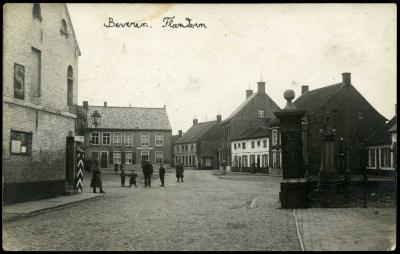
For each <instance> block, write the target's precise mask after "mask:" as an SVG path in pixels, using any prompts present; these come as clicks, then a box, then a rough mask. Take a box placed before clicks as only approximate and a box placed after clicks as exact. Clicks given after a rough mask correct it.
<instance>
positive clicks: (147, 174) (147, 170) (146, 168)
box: [143, 160, 153, 187]
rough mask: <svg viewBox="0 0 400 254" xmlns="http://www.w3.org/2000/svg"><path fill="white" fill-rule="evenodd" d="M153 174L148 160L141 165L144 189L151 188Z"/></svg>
mask: <svg viewBox="0 0 400 254" xmlns="http://www.w3.org/2000/svg"><path fill="white" fill-rule="evenodd" d="M152 174H153V166H152V165H151V164H150V162H149V161H148V160H146V161H145V162H144V163H143V175H144V187H147V186H149V187H151V175H152Z"/></svg>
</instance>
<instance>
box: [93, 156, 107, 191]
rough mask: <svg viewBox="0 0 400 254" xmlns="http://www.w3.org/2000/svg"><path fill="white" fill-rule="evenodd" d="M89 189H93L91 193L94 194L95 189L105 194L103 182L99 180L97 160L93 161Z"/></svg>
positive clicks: (99, 172) (99, 173)
mask: <svg viewBox="0 0 400 254" xmlns="http://www.w3.org/2000/svg"><path fill="white" fill-rule="evenodd" d="M90 187H92V188H93V193H96V187H99V188H100V193H105V192H104V191H103V182H102V180H101V171H100V168H99V162H98V161H97V160H94V161H93V165H92V180H91V181H90Z"/></svg>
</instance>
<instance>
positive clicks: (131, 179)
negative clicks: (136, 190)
mask: <svg viewBox="0 0 400 254" xmlns="http://www.w3.org/2000/svg"><path fill="white" fill-rule="evenodd" d="M136 177H137V174H136V173H135V171H134V170H133V169H132V173H131V177H130V178H129V187H131V186H132V185H135V187H137V185H136Z"/></svg>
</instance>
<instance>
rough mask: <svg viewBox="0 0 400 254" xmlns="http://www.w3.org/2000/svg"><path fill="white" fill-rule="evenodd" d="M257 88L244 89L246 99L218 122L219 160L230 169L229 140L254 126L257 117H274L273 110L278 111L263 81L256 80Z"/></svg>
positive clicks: (230, 153) (270, 118)
mask: <svg viewBox="0 0 400 254" xmlns="http://www.w3.org/2000/svg"><path fill="white" fill-rule="evenodd" d="M257 84H258V90H257V92H256V93H254V94H253V90H246V100H245V101H244V102H243V103H242V104H241V105H240V106H239V107H238V108H237V109H236V110H235V111H234V112H233V113H232V114H231V115H230V116H229V117H228V118H227V119H225V120H224V121H222V122H221V124H220V131H221V141H220V142H221V144H220V150H219V157H220V158H219V159H220V162H222V161H225V162H226V163H227V170H230V166H231V163H232V152H231V140H232V139H234V138H235V137H236V136H238V135H240V134H241V133H243V132H244V131H245V130H246V129H247V128H249V127H251V126H254V123H255V121H257V120H258V119H269V120H273V119H275V118H276V117H275V115H274V114H273V112H275V111H279V110H280V108H279V106H278V105H277V104H276V103H275V102H274V101H273V100H272V99H271V98H270V97H269V96H268V95H267V94H266V93H265V82H262V81H260V82H258V83H257Z"/></svg>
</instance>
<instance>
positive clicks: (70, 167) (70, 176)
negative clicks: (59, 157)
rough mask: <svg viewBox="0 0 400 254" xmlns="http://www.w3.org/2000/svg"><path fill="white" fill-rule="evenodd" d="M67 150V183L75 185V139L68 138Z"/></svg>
mask: <svg viewBox="0 0 400 254" xmlns="http://www.w3.org/2000/svg"><path fill="white" fill-rule="evenodd" d="M66 143H67V149H66V160H65V163H66V165H65V181H66V182H67V184H68V185H74V175H75V163H74V157H75V156H74V153H75V143H74V137H67V139H66Z"/></svg>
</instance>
